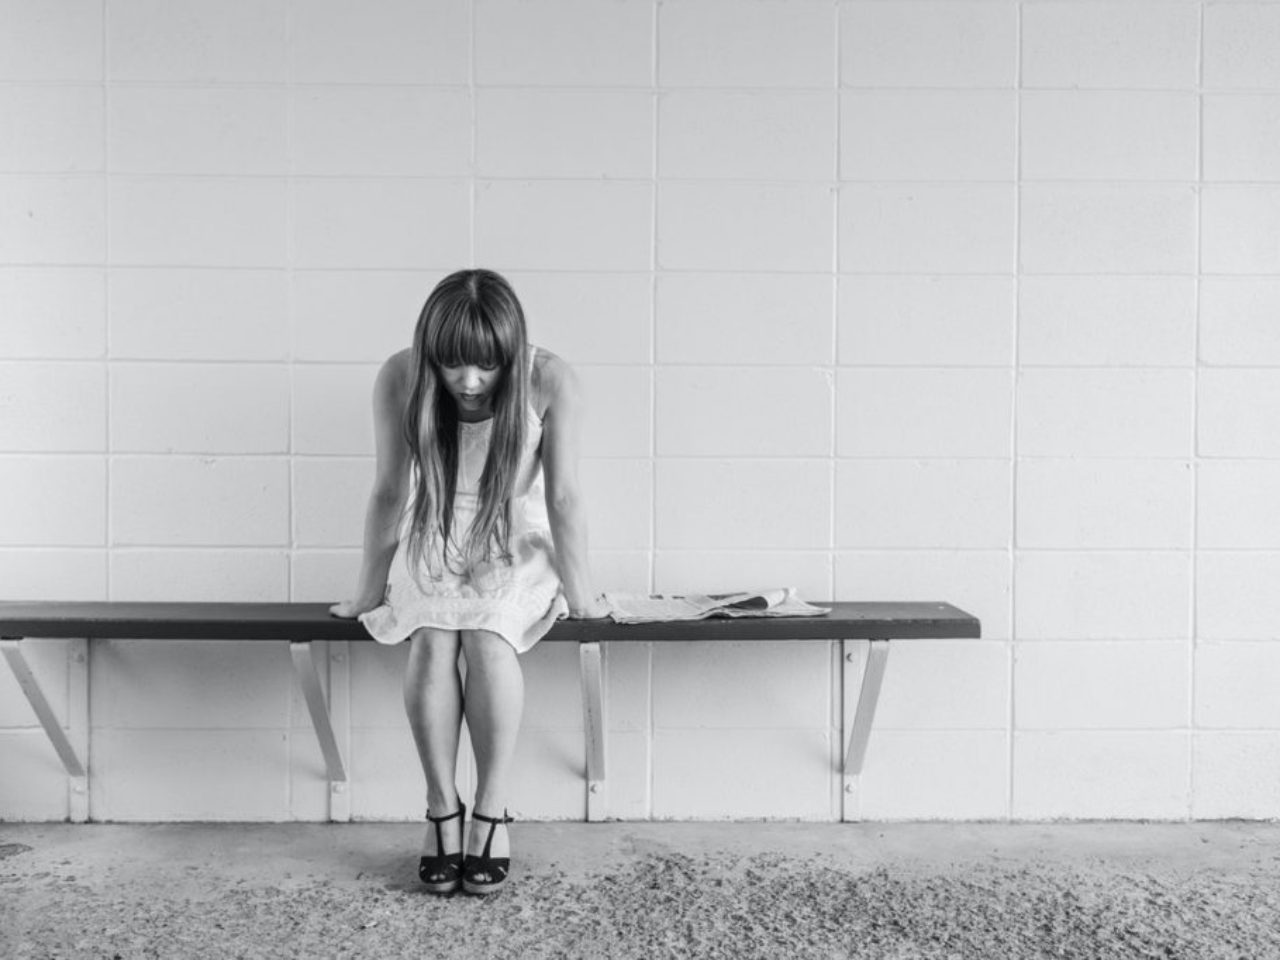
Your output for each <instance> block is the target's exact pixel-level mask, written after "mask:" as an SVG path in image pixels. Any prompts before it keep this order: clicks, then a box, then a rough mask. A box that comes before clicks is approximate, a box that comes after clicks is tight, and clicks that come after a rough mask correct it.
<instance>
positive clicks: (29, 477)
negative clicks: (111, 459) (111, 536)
mask: <svg viewBox="0 0 1280 960" xmlns="http://www.w3.org/2000/svg"><path fill="white" fill-rule="evenodd" d="M106 489H107V465H106V461H105V459H104V458H103V457H100V456H99V457H86V456H80V457H76V456H56V457H15V456H5V457H0V543H4V544H7V545H14V546H42V547H43V546H49V547H62V546H83V547H90V546H104V545H105V544H106V540H107V504H106Z"/></svg>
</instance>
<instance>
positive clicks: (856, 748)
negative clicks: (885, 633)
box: [841, 640, 889, 820]
mask: <svg viewBox="0 0 1280 960" xmlns="http://www.w3.org/2000/svg"><path fill="white" fill-rule="evenodd" d="M858 642H859V641H856V640H844V641H841V645H842V647H843V649H842V653H843V658H842V659H843V661H844V684H843V694H842V697H843V713H844V720H843V724H842V726H843V728H845V729H848V731H849V743H848V747H847V749H846V751H845V755H844V771H843V772H844V791H843V797H844V810H843V811H842V815H841V819H843V820H851V819H853V811H852V809H851V808H852V806H853V803H852V800H853V793H854V789H855V785H854V777H856V776H858V775H859V774H861V773H862V767H863V763H864V762H865V761H866V758H867V743H868V741H869V740H870V739H871V724H872V721H873V720H874V719H875V715H876V704H877V703H878V702H879V700H880V686H881V684H882V683H883V682H884V671H885V666H886V665H887V663H888V661H889V641H888V640H870V641H867V656H866V660H865V662H864V663H863V667H862V682H861V684H860V685H859V689H858V697H857V699H856V700H855V701H853V702H852V703H850V693H851V692H852V690H853V687H854V685H855V682H856V679H855V673H856V668H855V664H856V661H857V656H856V654H855V653H854V644H855V643H858ZM850 713H852V714H853V722H852V725H851V724H850V723H849V714H850Z"/></svg>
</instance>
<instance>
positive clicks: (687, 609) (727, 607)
mask: <svg viewBox="0 0 1280 960" xmlns="http://www.w3.org/2000/svg"><path fill="white" fill-rule="evenodd" d="M604 599H605V602H606V603H607V604H608V605H609V616H610V617H612V618H613V620H614V621H615V622H616V623H653V622H656V621H660V620H705V619H707V618H708V617H821V616H824V615H826V614H828V613H830V612H831V611H830V610H829V609H828V608H826V607H815V606H814V605H813V604H811V603H805V602H804V601H803V600H801V599H800V597H799V595H798V594H797V593H796V590H795V588H794V587H785V588H782V589H778V590H760V591H757V592H755V593H718V594H710V595H708V594H690V595H688V596H672V595H663V594H651V595H649V596H644V595H642V594H638V593H606V594H605V595H604Z"/></svg>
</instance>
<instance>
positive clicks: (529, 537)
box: [360, 351, 569, 653]
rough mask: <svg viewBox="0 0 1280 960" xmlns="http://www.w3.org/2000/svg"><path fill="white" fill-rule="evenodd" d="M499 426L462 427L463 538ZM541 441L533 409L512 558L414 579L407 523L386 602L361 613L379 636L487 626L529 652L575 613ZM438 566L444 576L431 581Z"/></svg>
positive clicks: (457, 524)
mask: <svg viewBox="0 0 1280 960" xmlns="http://www.w3.org/2000/svg"><path fill="white" fill-rule="evenodd" d="M530 353H531V355H532V351H530ZM531 359H532V356H531ZM492 426H493V421H492V420H481V421H478V422H476V423H466V422H459V424H458V484H457V492H456V494H455V497H454V501H453V524H454V529H455V530H457V531H459V535H458V537H457V539H462V534H465V532H466V530H467V529H468V528H469V527H470V524H471V520H472V518H474V517H475V515H476V508H477V504H478V492H479V487H480V476H481V474H482V473H483V472H484V463H485V459H486V457H487V456H488V454H489V438H490V435H491V432H492ZM541 443H542V421H541V420H540V419H539V418H538V415H537V414H536V413H535V412H534V411H533V408H532V407H529V408H528V410H527V412H526V425H525V441H524V451H523V453H522V455H521V457H520V470H519V472H518V473H517V476H516V491H515V497H514V499H513V501H512V504H511V541H510V543H511V560H510V561H509V562H508V561H504V560H501V559H498V558H495V559H493V560H491V561H484V562H481V563H477V564H475V565H474V566H472V567H471V568H470V569H467V570H464V571H461V572H455V571H454V570H450V569H449V568H448V567H447V566H446V565H444V564H441V563H435V564H431V565H428V564H426V563H423V564H422V565H421V569H420V579H419V578H415V577H414V574H413V571H412V570H410V567H409V562H408V560H409V558H408V554H407V546H408V537H407V526H406V527H405V528H402V529H401V534H400V545H399V547H397V549H396V554H395V558H394V559H393V560H392V561H391V569H390V571H389V572H388V575H387V592H386V595H385V597H384V598H383V602H382V605H381V606H379V607H375V608H374V609H373V610H370V611H369V612H368V613H364V614H362V615H361V616H360V622H361V623H363V624H364V625H365V628H366V629H367V630H368V631H369V633H370V634H371V635H372V636H373V638H374V639H375V640H377V641H378V642H379V643H388V644H391V643H399V642H400V641H402V640H405V639H407V638H408V637H409V635H410V634H412V633H413V632H414V631H415V630H417V629H419V628H420V627H435V628H438V629H441V630H488V631H491V632H493V633H496V634H497V635H498V636H500V637H502V638H503V639H504V640H506V641H507V642H508V643H510V644H511V646H513V647H515V649H516V652H517V653H524V652H525V651H527V650H529V649H530V648H531V647H532V646H533V645H534V644H535V643H537V642H538V641H539V640H541V639H542V638H543V636H545V635H546V633H547V631H548V630H550V629H551V625H552V624H553V623H555V622H556V620H557V619H558V618H559V617H561V616H564V615H565V614H566V613H567V612H568V609H569V608H568V604H567V603H566V601H565V598H564V592H563V590H562V589H561V585H560V577H559V574H557V572H556V566H555V548H554V546H553V541H552V539H551V523H550V521H549V520H548V518H547V507H546V500H545V496H544V487H543V479H542V459H541ZM435 559H437V560H438V559H439V558H435ZM456 565H457V564H456V561H455V564H454V566H455V567H456ZM432 569H434V570H435V571H436V574H437V575H438V576H439V578H440V579H433V578H432V573H431V572H430V571H431V570H432Z"/></svg>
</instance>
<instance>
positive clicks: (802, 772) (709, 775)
mask: <svg viewBox="0 0 1280 960" xmlns="http://www.w3.org/2000/svg"><path fill="white" fill-rule="evenodd" d="M831 775H832V742H831V731H829V730H751V731H743V730H659V731H657V732H656V733H655V734H654V737H653V780H652V783H653V813H652V816H653V817H654V818H656V819H659V820H730V819H757V818H764V817H770V818H786V819H800V820H829V819H831V818H832V816H833V811H832V808H831Z"/></svg>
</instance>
